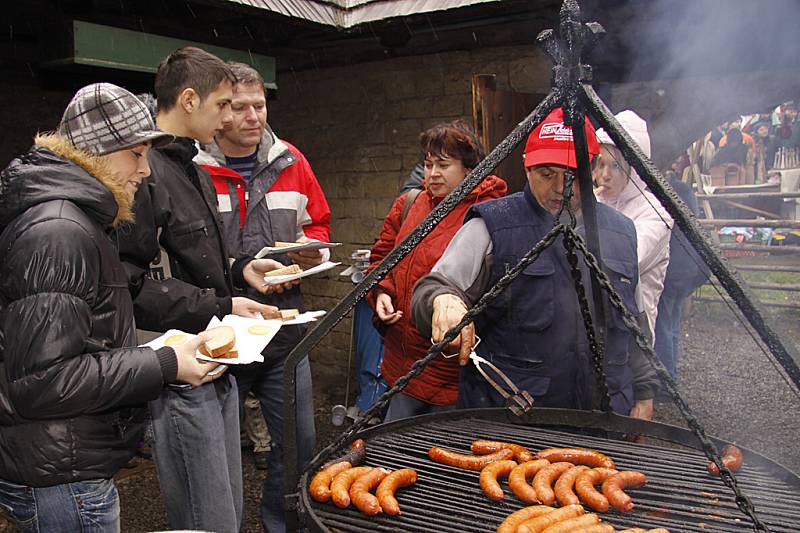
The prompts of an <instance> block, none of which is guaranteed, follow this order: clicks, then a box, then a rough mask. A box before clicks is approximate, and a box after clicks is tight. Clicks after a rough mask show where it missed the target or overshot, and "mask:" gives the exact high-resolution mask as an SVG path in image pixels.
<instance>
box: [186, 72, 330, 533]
mask: <svg viewBox="0 0 800 533" xmlns="http://www.w3.org/2000/svg"><path fill="white" fill-rule="evenodd" d="M229 65H230V67H231V70H233V71H234V74H235V75H236V78H237V80H238V82H237V83H236V85H235V87H234V91H233V101H232V102H231V110H232V112H233V124H232V125H231V126H230V127H227V128H226V129H225V130H224V131H222V132H220V133H219V134H218V135H217V136H216V137H215V139H214V140H215V142H214V143H211V144H209V145H206V146H204V152H202V153H201V154H199V155H198V158H196V159H195V162H197V163H200V164H202V165H203V166H205V168H206V169H207V170H208V171H209V173H210V174H211V177H212V180H213V182H214V187H215V188H216V191H217V201H218V204H219V211H220V214H221V216H222V219H223V238H224V240H225V244H226V246H227V248H228V250H229V251H230V253H231V255H232V257H231V259H232V260H233V259H237V258H240V257H248V256H249V257H252V256H254V255H255V254H256V253H257V252H258V251H259V250H260V249H261V248H263V247H264V246H272V245H274V244H275V242H305V241H309V240H320V241H329V240H330V209H329V207H328V202H327V201H326V200H325V195H324V193H323V192H322V188H321V187H320V185H319V183H318V182H317V178H316V176H315V175H314V171H313V170H312V169H311V165H309V163H308V161H307V160H306V158H305V156H303V154H302V153H301V152H300V150H298V149H297V148H295V147H294V146H292V145H291V144H289V143H287V142H286V141H283V140H281V139H279V138H278V137H277V136H276V135H275V134H274V133H273V132H272V130H271V129H270V128H269V126H268V125H267V102H266V90H265V87H264V80H263V79H262V78H261V76H260V75H259V73H258V71H256V70H255V69H253V68H252V67H250V66H248V65H245V64H243V63H230V64H229ZM329 257H330V251H329V250H327V249H325V250H322V251H320V250H314V251H303V252H296V253H289V254H282V255H279V256H274V258H275V259H277V260H278V261H280V262H281V263H284V264H287V265H288V264H291V263H297V264H299V265H300V266H301V267H303V268H304V269H305V268H308V267H311V266H315V265H318V264H321V263H322V262H324V261H327V260H328V258H329ZM232 275H233V277H234V280H237V278H238V277H239V276H241V273H237V272H235V271H234V272H232ZM238 285H240V286H246V285H244V284H242V283H238ZM284 289H285V290H282V292H280V293H273V294H268V295H263V294H260V293H259V292H258V291H256V290H252V291H249V292H248V296H250V297H251V298H253V299H255V300H257V301H259V302H263V303H266V304H269V305H274V306H277V307H279V308H283V309H287V308H296V309H300V308H301V307H302V296H301V294H300V287H299V286H297V285H294V286H287V287H284ZM279 290H280V289H279ZM304 332H305V328H304V327H302V326H296V325H295V326H286V325H284V326H283V327H281V329H280V331H279V332H278V334H277V335H276V336H275V338H274V339H273V340H272V341H271V342H270V344H269V345H268V346H267V348H266V349H265V351H264V363H253V364H250V365H246V366H242V367H238V366H234V367H232V369H231V372H233V374H234V376H236V379H237V383H238V385H239V397H240V399H241V400H242V403H240V407H242V408H243V405H242V404H243V402H244V399H245V397H246V396H247V394H248V393H249V392H251V391H252V392H253V393H254V394H255V396H256V398H258V400H259V402H260V404H261V410H262V412H263V413H264V418H266V422H267V426H268V427H269V430H270V433H271V435H272V451H271V452H270V453H269V454H267V461H266V462H267V470H268V472H269V474H268V475H267V477H266V480H265V482H264V491H263V499H262V502H261V521H262V525H263V527H264V529H265V531H270V532H271V533H283V532H284V531H285V529H286V526H285V521H284V514H283V513H284V511H283V471H284V462H283V440H284V439H283V365H284V362H285V360H286V356H287V355H288V354H289V352H290V351H291V349H292V348H293V347H294V346H295V345H296V344H297V343H298V342H299V341H300V339H301V338H302V336H303V334H304ZM296 379H297V397H296V405H297V411H296V415H297V444H298V450H297V452H298V463H299V464H298V467H300V468H301V469H302V467H303V465H304V464H305V463H306V462H307V461H309V460H310V459H311V457H312V453H313V451H314V444H315V429H314V410H313V402H312V391H311V369H310V366H309V364H308V358H305V359H304V360H303V361H302V362H301V363H300V364H299V365H298V366H297V371H296Z"/></svg>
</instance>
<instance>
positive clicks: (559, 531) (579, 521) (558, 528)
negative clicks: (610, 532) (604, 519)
mask: <svg viewBox="0 0 800 533" xmlns="http://www.w3.org/2000/svg"><path fill="white" fill-rule="evenodd" d="M599 523H600V517H599V516H597V515H596V514H594V513H592V514H585V515H581V516H577V517H575V518H568V519H566V520H563V521H561V522H558V523H557V524H553V525H552V526H550V527H548V528H546V529H543V530H542V533H570V532H571V531H585V530H586V528H588V527H591V526H594V525H596V524H599Z"/></svg>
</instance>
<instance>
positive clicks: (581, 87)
mask: <svg viewBox="0 0 800 533" xmlns="http://www.w3.org/2000/svg"><path fill="white" fill-rule="evenodd" d="M603 32H604V30H603V28H602V27H601V26H600V25H599V24H597V23H588V24H584V23H582V22H581V21H580V7H579V5H578V2H577V0H564V2H563V4H562V8H561V11H560V25H559V28H558V29H557V30H546V31H544V32H542V33H541V34H540V35H539V38H538V41H539V42H540V44H542V45H543V46H544V47H545V48H546V49H547V52H548V53H549V54H550V55H551V56H552V57H553V58H554V59H555V61H556V66H555V67H554V68H553V85H554V87H553V89H552V90H551V92H550V93H549V94H548V96H547V97H545V99H544V100H543V101H542V102H541V103H540V104H539V105H538V106H537V107H536V108H535V109H534V110H533V111H532V112H531V113H530V115H528V117H527V118H526V119H525V120H523V121H522V122H521V123H520V124H519V125H518V126H517V127H516V128H515V129H514V130H513V131H512V132H511V133H510V134H509V135H508V136H507V137H506V138H505V139H504V140H503V141H502V142H501V143H500V144H499V145H498V146H497V147H496V148H495V149H494V150H492V152H491V153H490V154H489V155H488V156H487V157H486V159H484V160H483V161H482V162H481V163H480V164H479V165H478V166H477V167H476V168H475V169H473V171H472V172H471V173H470V174H469V175H468V176H467V177H466V178H465V179H464V180H463V181H462V183H461V184H460V185H459V186H458V187H456V189H455V190H454V191H452V192H451V193H450V195H448V196H447V197H446V198H445V199H444V200H443V201H442V202H441V203H440V204H439V206H438V207H437V208H436V209H434V210H433V211H432V212H431V213H430V214H429V215H428V216H427V217H426V218H425V220H423V221H422V222H421V223H420V224H419V226H418V227H417V228H416V229H415V230H414V231H412V232H411V233H410V234H409V235H408V236H407V237H406V239H405V240H404V241H403V242H402V243H400V245H398V246H397V247H396V248H395V249H394V250H393V251H392V252H391V253H390V254H389V255H388V256H387V257H386V258H385V259H384V260H383V261H382V262H381V263H380V264H379V265H378V266H377V268H376V269H375V270H373V271H372V272H370V273H369V274H368V275H367V276H366V277H365V278H364V280H363V281H362V282H361V283H359V284H358V285H357V286H356V287H355V288H353V290H352V291H350V293H348V294H347V295H346V296H345V297H344V298H343V299H342V301H340V302H339V304H337V305H336V306H335V307H334V308H333V309H332V310H331V311H330V312H329V313H328V314H327V315H326V316H325V317H323V318H322V319H321V320H320V321H319V322H317V324H316V327H314V329H313V330H311V331H310V332H309V333H308V334H307V335H306V336H305V337H304V338H303V339H302V340H301V342H300V343H298V345H297V346H295V348H294V349H293V350H292V351H291V353H290V354H289V356H288V357H287V360H286V363H285V369H286V370H285V372H284V439H285V442H284V463H285V465H286V471H285V479H284V486H285V494H286V508H287V511H290V516H289V519H288V522H287V523H288V524H289V525H291V522H292V520H293V518H292V513H291V511H293V510H295V509H296V507H297V497H298V494H297V492H296V490H297V482H298V480H299V475H298V465H297V446H296V444H297V435H296V428H297V419H296V416H297V415H296V405H295V404H296V402H295V394H296V376H295V373H296V372H295V371H296V367H297V365H298V363H299V362H300V361H301V360H302V359H303V358H304V357H306V356H307V355H308V353H309V352H310V351H311V349H313V348H314V347H315V346H316V345H317V344H318V343H319V342H320V340H321V339H322V338H323V337H324V336H325V335H327V334H328V333H329V332H330V330H331V329H333V327H335V326H336V324H337V323H339V322H340V321H341V320H342V319H343V318H344V317H345V315H346V314H347V313H349V312H350V311H351V310H352V309H353V307H354V306H355V304H356V303H357V301H358V300H360V299H362V298H363V297H364V296H365V295H366V293H367V292H368V291H369V290H371V289H372V288H373V287H374V286H375V285H376V284H377V283H378V282H379V281H380V280H381V279H383V278H384V277H385V276H386V274H387V273H388V272H389V271H391V270H392V269H393V268H394V267H395V265H397V263H399V262H400V261H401V260H402V259H403V258H404V257H405V256H406V255H407V254H408V253H409V252H410V251H411V250H412V249H413V248H414V247H415V246H417V245H418V244H419V243H420V242H421V241H422V239H423V238H424V237H425V236H426V235H427V234H428V233H430V231H431V230H432V229H433V228H434V227H435V226H436V224H438V223H439V222H440V221H441V220H442V219H443V218H444V217H445V216H447V214H448V213H450V212H451V211H452V210H453V209H454V208H455V207H456V206H457V205H458V204H459V203H460V202H461V201H462V200H463V199H464V198H465V197H466V196H467V195H468V194H469V193H470V192H471V191H472V190H473V189H474V188H475V187H477V186H478V184H479V183H481V182H482V181H483V179H484V178H485V177H486V176H487V175H489V174H490V172H491V171H492V170H493V169H494V168H495V167H496V166H497V165H498V164H499V163H500V162H501V161H503V160H504V159H505V158H506V157H507V156H508V155H509V154H510V153H511V152H512V151H513V150H514V149H515V148H516V146H517V145H518V144H519V143H520V142H522V141H523V140H524V139H525V138H526V137H527V135H528V134H529V133H530V132H531V131H532V130H533V128H534V127H535V126H536V125H537V124H538V123H539V122H541V120H542V119H543V118H544V117H545V116H546V115H547V114H548V113H549V112H550V110H552V109H553V108H554V107H557V106H563V107H564V108H565V115H566V122H567V124H569V125H572V126H573V132H574V135H575V143H576V149H577V155H578V182H579V185H580V188H581V192H582V210H583V212H584V221H585V225H586V227H587V241H588V248H589V251H590V252H593V253H596V252H597V251H599V249H600V248H599V243H598V241H597V234H596V229H597V224H596V220H595V219H594V217H593V216H592V214H593V212H594V196H593V194H592V191H591V177H590V175H591V170H590V168H589V161H588V151H587V149H586V139H585V136H584V134H583V116H584V114H585V113H586V112H588V113H589V114H590V115H591V116H592V117H594V118H595V119H596V120H597V121H598V122H599V123H600V126H601V127H603V128H605V130H606V131H607V132H608V133H609V136H610V137H611V139H612V140H613V141H614V142H615V143H616V145H617V146H618V148H619V149H620V151H621V152H622V154H623V156H624V157H625V159H626V160H627V161H628V163H630V164H631V166H632V167H633V168H634V169H635V170H636V171H637V172H638V173H639V175H640V176H641V178H642V179H643V180H644V182H645V183H646V184H647V185H648V187H649V188H650V190H651V191H652V192H653V194H654V195H655V196H656V197H657V198H658V200H659V201H660V202H661V203H662V205H663V206H664V207H665V208H666V210H667V211H668V212H669V214H670V215H671V216H672V218H673V220H674V221H675V223H676V224H677V225H678V226H679V227H680V228H681V229H682V230H683V231H684V233H685V234H686V235H687V238H688V240H689V242H690V243H691V245H692V246H693V247H694V248H695V250H696V251H697V252H698V254H699V255H700V257H702V258H703V260H704V261H705V262H706V263H707V264H708V266H709V267H710V269H711V271H712V272H713V273H714V274H715V275H716V277H717V279H719V281H720V283H721V285H722V286H723V287H724V288H725V290H726V291H727V293H728V294H729V295H730V297H731V298H732V300H733V301H734V302H735V303H736V305H737V306H738V307H739V309H740V310H741V311H742V314H743V315H744V316H745V317H746V318H747V320H748V321H749V322H750V324H751V326H752V327H753V329H754V330H755V331H756V333H757V334H758V335H759V337H760V339H761V340H762V341H763V342H764V344H765V345H766V347H767V348H768V350H769V353H767V356H768V357H771V358H772V359H773V362H775V363H776V364H777V365H779V366H780V367H781V368H782V369H783V372H785V374H786V375H787V377H788V378H789V382H790V386H792V387H794V388H795V389H796V391H797V390H800V367H798V363H797V362H798V361H800V355H798V353H797V349H796V348H795V347H794V346H793V345H791V344H789V343H786V342H784V341H783V340H782V339H781V337H780V335H779V334H778V332H777V329H776V328H775V326H774V325H772V323H771V321H770V320H769V319H768V318H767V315H766V312H765V311H764V309H763V306H762V305H761V304H760V303H759V302H758V300H757V299H756V298H755V296H754V294H753V293H752V291H751V290H750V289H749V288H748V287H747V286H746V284H745V283H744V281H743V279H742V278H741V276H740V275H739V274H738V272H736V270H735V269H734V268H733V267H732V266H731V265H730V264H729V263H728V261H727V260H725V259H724V258H723V257H722V255H721V252H720V249H719V247H718V246H717V245H716V244H714V243H713V242H712V241H711V240H710V239H708V237H707V236H706V234H705V232H704V231H703V230H702V229H701V226H700V224H699V223H698V221H697V219H696V217H695V216H694V214H693V213H692V212H691V211H689V210H688V209H687V208H686V206H685V204H684V203H683V202H682V201H681V200H680V198H679V197H678V196H677V194H676V193H675V191H674V190H673V189H672V188H671V187H670V185H669V184H668V183H667V182H666V181H665V180H664V179H663V177H662V176H661V175H660V173H659V171H658V170H657V169H656V168H655V166H654V165H653V164H652V162H650V161H649V160H648V159H647V158H646V157H645V156H644V154H643V153H642V151H641V150H640V149H639V148H638V147H637V146H636V145H635V143H634V142H633V141H632V139H631V138H630V137H629V135H628V134H627V133H626V132H625V131H624V130H623V129H622V127H621V126H620V125H619V123H618V122H617V121H616V119H615V118H614V116H613V115H612V113H611V112H610V111H609V110H608V108H607V107H606V106H605V104H604V103H603V102H602V100H600V98H599V97H598V96H597V94H596V93H595V92H594V89H593V88H592V87H591V85H589V82H590V81H591V76H592V75H591V67H589V66H588V65H586V64H584V63H583V62H582V60H581V58H582V55H584V54H585V52H586V51H587V50H588V49H590V48H591V47H593V46H594V44H595V43H596V42H597V40H598V39H599V38H600V36H601V35H602V34H603ZM597 257H598V259H601V258H599V256H597ZM592 282H593V283H594V282H595V280H594V279H593V280H592ZM595 294H599V291H596V292H595ZM651 364H654V363H653V362H652V361H651ZM655 364H657V363H655ZM666 383H667V387H668V389H669V390H670V391H672V392H674V393H675V394H676V401H678V402H679V404H681V403H683V402H682V399H680V397H679V396H677V391H676V390H675V389H674V383H671V380H668V381H667V382H666ZM684 405H685V404H684ZM642 433H644V432H642Z"/></svg>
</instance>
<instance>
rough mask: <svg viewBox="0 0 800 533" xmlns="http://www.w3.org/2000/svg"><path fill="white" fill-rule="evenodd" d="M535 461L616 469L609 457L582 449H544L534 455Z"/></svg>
mask: <svg viewBox="0 0 800 533" xmlns="http://www.w3.org/2000/svg"><path fill="white" fill-rule="evenodd" d="M536 459H547V460H548V461H550V462H551V463H556V462H567V463H573V464H576V465H586V466H588V467H591V468H611V469H614V468H616V465H615V464H614V460H613V459H611V457H609V456H607V455H605V454H602V453H600V452H597V451H594V450H587V449H584V448H546V449H544V450H542V451H540V452H538V453H537V454H536Z"/></svg>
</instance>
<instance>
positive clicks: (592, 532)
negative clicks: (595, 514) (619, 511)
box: [572, 524, 615, 533]
mask: <svg viewBox="0 0 800 533" xmlns="http://www.w3.org/2000/svg"><path fill="white" fill-rule="evenodd" d="M572 531H574V532H575V533H578V532H580V533H614V531H615V530H614V526H612V525H611V524H597V525H594V526H589V527H587V528H585V529H573V530H572Z"/></svg>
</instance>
